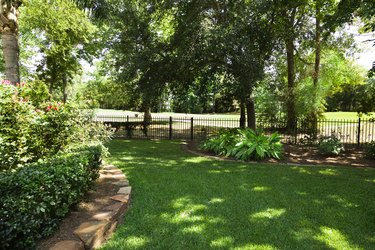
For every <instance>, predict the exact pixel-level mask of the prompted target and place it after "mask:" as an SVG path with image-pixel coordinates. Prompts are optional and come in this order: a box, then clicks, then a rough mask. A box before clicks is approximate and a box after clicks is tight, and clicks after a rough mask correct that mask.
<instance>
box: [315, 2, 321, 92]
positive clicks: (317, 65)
mask: <svg viewBox="0 0 375 250" xmlns="http://www.w3.org/2000/svg"><path fill="white" fill-rule="evenodd" d="M316 5H317V6H316V9H315V13H316V17H315V65H314V75H313V83H314V87H315V88H316V87H317V86H318V81H319V71H320V54H321V42H320V36H321V34H320V33H321V32H320V8H319V6H318V3H316Z"/></svg>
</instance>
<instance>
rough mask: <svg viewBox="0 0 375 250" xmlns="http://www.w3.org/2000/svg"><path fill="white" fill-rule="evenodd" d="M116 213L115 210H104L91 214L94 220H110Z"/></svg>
mask: <svg viewBox="0 0 375 250" xmlns="http://www.w3.org/2000/svg"><path fill="white" fill-rule="evenodd" d="M115 215H116V211H105V212H99V213H97V214H95V215H94V216H93V218H94V219H95V220H108V221H110V220H112V219H113V217H114V216H115Z"/></svg>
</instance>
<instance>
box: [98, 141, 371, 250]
mask: <svg viewBox="0 0 375 250" xmlns="http://www.w3.org/2000/svg"><path fill="white" fill-rule="evenodd" d="M180 144H181V143H180V142H176V141H172V142H170V141H140V140H139V141H137V140H135V141H112V142H111V143H110V144H109V147H110V152H111V154H112V155H111V157H110V158H109V159H108V161H110V162H111V163H113V164H115V165H116V166H118V167H120V168H121V169H122V170H123V171H124V172H125V173H126V175H127V177H128V178H129V181H130V184H131V185H132V187H133V193H132V205H131V207H130V209H129V210H128V212H127V214H126V216H125V223H124V224H123V225H120V226H119V228H118V229H117V230H116V231H115V233H114V235H113V236H112V237H111V238H110V240H109V241H108V242H107V243H106V244H105V245H104V246H103V249H189V250H190V249H374V247H375V199H374V195H375V169H366V168H362V169H359V168H357V169H355V168H349V167H347V168H345V167H337V168H328V167H297V166H284V165H265V164H247V163H242V162H226V161H218V160H211V159H207V158H204V157H196V156H193V155H190V154H188V153H185V152H183V151H182V150H181V146H180Z"/></svg>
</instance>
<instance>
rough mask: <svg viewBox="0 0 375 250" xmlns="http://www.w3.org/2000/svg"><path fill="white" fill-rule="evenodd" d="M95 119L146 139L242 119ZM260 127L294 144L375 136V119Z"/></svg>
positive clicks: (201, 132)
mask: <svg viewBox="0 0 375 250" xmlns="http://www.w3.org/2000/svg"><path fill="white" fill-rule="evenodd" d="M94 121H97V122H103V123H105V124H108V125H110V126H112V127H114V128H115V134H114V136H115V137H119V138H145V139H185V140H200V139H202V138H205V137H207V136H210V135H213V134H215V133H217V132H218V131H219V130H221V129H225V128H238V127H239V126H240V121H239V119H234V118H204V117H153V118H152V120H151V121H149V122H145V121H144V119H143V117H130V116H119V115H116V116H103V115H100V116H95V117H94ZM257 128H258V129H261V130H263V131H264V132H265V133H266V134H271V133H274V132H278V133H279V134H280V135H281V136H282V141H283V142H285V143H293V144H311V143H316V142H317V139H318V138H320V137H323V136H332V135H335V136H336V137H338V138H340V140H341V141H342V143H344V144H351V145H362V144H365V143H368V142H371V141H373V140H375V120H374V119H356V120H349V119H340V120H339V119H335V120H327V119H321V120H315V121H309V120H300V121H297V123H296V127H295V128H289V129H287V127H286V122H284V121H279V122H270V121H268V120H264V119H258V120H257Z"/></svg>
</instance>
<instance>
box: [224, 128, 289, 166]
mask: <svg viewBox="0 0 375 250" xmlns="http://www.w3.org/2000/svg"><path fill="white" fill-rule="evenodd" d="M239 132H240V135H239V138H238V143H237V144H236V145H235V147H234V148H233V149H232V151H231V152H230V154H231V155H232V156H234V157H236V158H237V159H240V160H248V159H255V160H262V159H264V158H275V159H280V157H281V156H282V152H283V147H282V144H281V142H280V141H281V137H280V136H279V135H278V133H273V134H272V135H270V136H266V135H264V134H263V133H261V132H255V131H253V130H251V129H244V130H239Z"/></svg>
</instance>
